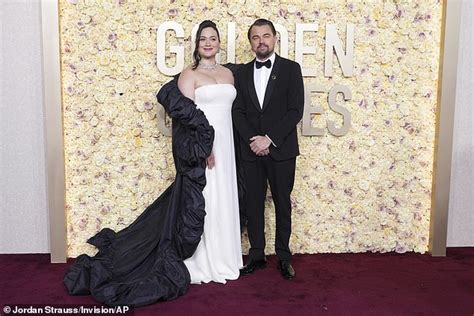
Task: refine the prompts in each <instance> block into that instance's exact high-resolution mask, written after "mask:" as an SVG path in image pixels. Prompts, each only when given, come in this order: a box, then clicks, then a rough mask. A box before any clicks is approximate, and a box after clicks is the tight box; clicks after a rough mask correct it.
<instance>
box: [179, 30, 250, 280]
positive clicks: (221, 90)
mask: <svg viewBox="0 0 474 316" xmlns="http://www.w3.org/2000/svg"><path fill="white" fill-rule="evenodd" d="M219 45H220V37H219V31H218V30H217V27H216V25H215V24H214V23H213V22H211V21H204V22H202V23H201V24H200V25H199V28H198V31H197V34H196V47H195V50H194V53H193V57H194V63H193V64H192V65H190V66H188V67H187V68H186V69H185V70H184V71H183V72H182V73H181V75H180V77H179V81H178V87H179V90H180V91H181V92H182V93H183V95H184V96H186V97H188V98H190V99H192V100H194V102H195V103H196V105H197V107H198V108H199V109H201V110H202V111H203V112H204V114H205V115H206V117H207V119H208V120H209V124H211V125H212V126H213V127H214V131H215V136H214V147H213V150H212V153H211V156H210V157H209V158H208V159H207V167H208V169H207V170H206V179H207V185H206V187H205V188H204V191H203V195H204V199H205V202H206V218H205V220H204V233H203V235H202V239H201V242H200V243H199V246H198V248H197V250H196V252H195V253H194V255H193V257H192V258H190V259H188V260H186V261H185V262H184V263H185V264H186V267H187V268H188V271H189V272H190V274H191V282H192V283H201V282H206V283H207V282H210V281H215V282H220V283H225V282H226V279H228V280H235V279H237V278H238V277H239V268H240V267H241V266H242V251H241V241H240V227H239V205H238V194H237V178H236V168H235V159H234V157H235V156H234V139H233V131H232V117H231V108H232V102H233V101H234V99H235V96H236V90H235V88H234V77H233V75H232V72H231V71H230V70H229V69H227V68H226V67H224V66H221V65H219V64H217V62H216V54H217V53H218V52H219Z"/></svg>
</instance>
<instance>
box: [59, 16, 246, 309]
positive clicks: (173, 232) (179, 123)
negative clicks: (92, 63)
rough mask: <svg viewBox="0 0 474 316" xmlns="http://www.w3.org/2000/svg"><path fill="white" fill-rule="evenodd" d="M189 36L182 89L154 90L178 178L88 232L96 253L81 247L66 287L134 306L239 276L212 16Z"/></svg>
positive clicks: (224, 77) (228, 81)
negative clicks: (118, 218)
mask: <svg viewBox="0 0 474 316" xmlns="http://www.w3.org/2000/svg"><path fill="white" fill-rule="evenodd" d="M196 39H197V40H196V48H195V52H194V54H193V56H194V59H195V63H194V65H193V66H192V67H188V68H187V69H186V70H184V71H183V74H182V75H181V77H180V80H179V86H180V88H181V89H182V93H181V91H179V90H178V87H177V86H176V82H174V81H171V82H169V83H167V84H166V85H164V86H163V87H162V88H161V90H160V92H159V93H158V95H157V98H158V101H159V102H160V103H161V104H162V105H163V106H164V107H165V110H166V112H167V113H168V115H169V116H170V117H171V118H172V121H173V124H172V128H173V138H172V142H173V158H174V162H175V168H176V178H175V181H174V182H173V184H172V185H171V186H170V187H169V188H168V189H166V190H165V192H163V194H162V195H161V196H160V197H158V198H157V200H156V201H155V202H153V204H151V205H150V206H148V207H147V209H146V210H145V211H144V212H143V213H142V214H141V215H140V216H139V217H138V218H137V219H136V220H135V221H134V222H133V223H132V224H131V225H130V226H128V227H126V228H125V229H123V230H121V231H119V232H117V233H116V232H114V231H113V230H111V229H108V228H105V229H103V230H101V231H100V232H99V233H98V234H96V235H95V236H93V237H92V238H90V239H89V240H88V243H90V244H92V245H94V246H96V247H97V248H98V249H99V252H98V253H97V254H96V255H95V256H94V257H89V256H88V255H85V254H83V255H80V256H79V257H77V259H76V261H75V263H74V265H73V266H71V267H70V268H69V269H68V271H67V272H66V275H65V277H64V284H65V285H66V287H67V289H68V292H69V294H72V295H88V294H91V295H93V296H94V297H95V298H96V299H97V300H98V301H100V302H103V303H105V304H107V305H110V306H116V305H129V306H140V305H147V304H151V303H154V302H157V301H162V300H170V299H174V298H176V297H178V296H179V295H183V294H184V293H185V292H186V291H187V289H188V286H189V283H190V282H191V281H192V282H194V283H200V282H209V281H216V282H221V283H225V280H226V279H236V278H237V277H238V273H239V268H240V267H241V266H242V257H241V249H240V228H239V220H238V216H239V215H238V205H237V188H236V185H237V184H236V179H235V161H234V149H233V137H232V121H231V114H230V110H231V106H232V101H233V99H234V98H235V89H234V87H233V77H232V74H231V72H230V71H229V70H227V69H225V68H224V67H222V66H220V65H217V63H216V61H215V55H216V53H217V51H218V47H219V46H218V45H219V33H218V31H217V28H216V26H215V24H214V23H212V22H210V21H204V22H203V23H201V25H200V26H199V29H198V32H197V36H196ZM183 94H184V96H183ZM186 96H187V97H186ZM193 100H195V102H196V104H198V106H199V108H200V109H198V108H197V107H196V105H195V104H194V102H193ZM204 113H205V115H204ZM206 116H208V118H206ZM208 119H209V121H208ZM209 122H211V124H213V125H215V126H214V128H213V127H212V126H210V124H209ZM214 129H215V142H214V145H213V141H214ZM211 152H212V154H211ZM206 164H207V168H206ZM206 178H207V185H206ZM203 190H204V192H203ZM206 213H207V214H206ZM201 237H202V238H201ZM196 248H197V250H196ZM193 254H194V256H193ZM191 256H192V257H191ZM188 258H189V259H188ZM185 259H188V260H186V261H184V260H185ZM188 270H189V271H188Z"/></svg>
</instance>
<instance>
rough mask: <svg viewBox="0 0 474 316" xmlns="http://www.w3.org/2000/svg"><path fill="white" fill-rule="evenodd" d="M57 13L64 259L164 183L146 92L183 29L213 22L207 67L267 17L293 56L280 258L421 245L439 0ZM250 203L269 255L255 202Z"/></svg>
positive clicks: (283, 49) (184, 42)
mask: <svg viewBox="0 0 474 316" xmlns="http://www.w3.org/2000/svg"><path fill="white" fill-rule="evenodd" d="M59 7H60V39H61V47H60V49H61V76H62V78H61V80H62V118H63V123H64V124H63V126H64V157H65V181H66V182H65V192H66V194H65V203H66V212H67V240H68V256H70V257H75V256H77V255H78V254H80V253H84V252H87V253H93V252H94V250H93V248H92V247H90V246H89V245H87V244H86V240H87V239H88V238H89V237H90V236H92V235H94V234H95V233H96V232H97V231H99V230H100V229H101V228H103V227H110V228H112V229H115V230H120V229H121V228H123V227H125V226H127V225H128V224H129V223H131V222H132V221H133V220H134V219H135V218H136V217H137V216H138V215H139V214H140V213H141V212H142V210H143V209H144V208H145V207H146V206H147V205H148V204H149V203H150V202H152V201H153V200H154V199H155V198H156V197H157V196H158V195H159V194H160V193H161V192H162V191H163V189H164V188H166V187H167V186H168V185H169V184H170V183H171V181H172V180H173V178H174V167H173V166H174V165H173V160H172V155H171V141H170V137H167V136H166V135H165V134H166V133H169V131H168V130H167V126H166V124H164V117H165V115H164V112H161V114H159V115H157V113H158V112H159V111H162V107H161V105H159V104H158V103H157V101H156V99H155V94H156V91H157V90H158V89H159V88H160V87H161V86H162V85H163V84H164V83H165V82H167V81H169V80H170V79H171V76H172V75H174V74H177V73H179V72H180V71H181V70H182V69H183V67H184V66H185V65H187V64H189V63H191V53H192V47H193V46H192V42H193V41H194V39H193V34H194V33H195V28H196V24H198V23H200V22H201V21H202V20H205V19H211V20H213V21H214V22H216V24H217V25H218V27H219V30H220V32H221V35H222V41H221V56H220V58H221V62H223V63H224V62H227V61H229V62H236V63H246V62H248V61H250V60H251V59H252V58H253V54H252V52H251V51H250V45H249V43H248V40H247V36H246V34H247V29H248V26H249V25H250V24H251V23H252V22H253V21H254V20H255V19H257V18H259V17H264V18H268V19H270V20H272V21H273V22H274V23H275V24H276V27H277V31H278V35H279V38H280V40H279V45H278V48H277V52H278V53H279V54H280V55H282V56H283V57H288V58H289V59H293V60H296V61H297V62H299V63H300V65H301V66H302V70H303V76H304V82H305V94H306V97H305V110H304V118H303V120H302V122H301V126H300V127H298V131H299V133H300V135H301V136H304V137H300V138H299V140H300V151H301V155H300V156H299V157H298V160H297V171H296V181H295V188H294V191H293V194H292V205H293V233H292V236H291V248H292V250H293V251H294V252H295V253H322V252H365V251H373V252H387V251H397V252H406V251H415V252H420V253H424V252H426V251H427V250H428V245H429V236H430V232H429V229H430V210H431V196H432V193H433V191H432V177H433V157H434V151H435V130H436V116H437V115H438V114H439V113H438V112H437V111H438V108H437V91H438V82H439V80H438V73H439V60H440V38H441V29H442V15H443V3H440V2H439V1H438V0H427V1H421V0H420V1H353V2H348V1H311V2H307V1H281V2H260V1H255V0H247V1H245V4H244V3H243V2H242V3H241V2H212V3H211V2H208V1H193V2H188V1H181V0H176V1H174V2H172V3H156V2H154V1H110V2H105V1H93V0H75V1H66V0H63V1H60V4H59ZM336 60H337V61H336ZM340 136H342V137H340ZM266 210H267V215H266V216H267V220H266V236H267V241H268V242H267V245H269V247H268V248H267V249H266V252H267V253H273V252H274V249H272V248H271V245H273V241H274V240H273V239H274V235H275V233H274V232H275V227H274V226H275V221H274V209H273V204H272V203H271V199H267V205H266ZM243 249H244V251H246V250H247V249H248V242H247V239H246V236H245V234H244V235H243Z"/></svg>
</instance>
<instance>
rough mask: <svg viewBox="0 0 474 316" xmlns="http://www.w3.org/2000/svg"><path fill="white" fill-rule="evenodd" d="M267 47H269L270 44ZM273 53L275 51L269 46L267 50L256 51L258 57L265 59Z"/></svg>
mask: <svg viewBox="0 0 474 316" xmlns="http://www.w3.org/2000/svg"><path fill="white" fill-rule="evenodd" d="M266 47H267V48H268V46H266ZM272 53H273V50H270V48H268V50H267V51H266V52H260V51H259V50H258V49H257V51H256V52H255V55H256V56H257V57H258V59H260V60H264V59H267V58H268V57H269V56H270V55H271V54H272Z"/></svg>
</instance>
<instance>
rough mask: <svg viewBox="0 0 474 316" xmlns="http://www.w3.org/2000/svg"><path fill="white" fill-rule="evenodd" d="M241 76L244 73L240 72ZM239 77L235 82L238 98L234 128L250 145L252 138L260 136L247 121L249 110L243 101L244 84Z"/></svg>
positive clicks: (236, 99) (235, 103)
mask: <svg viewBox="0 0 474 316" xmlns="http://www.w3.org/2000/svg"><path fill="white" fill-rule="evenodd" d="M240 76H242V73H241V72H240ZM239 79H240V78H239V75H238V76H237V78H236V80H235V89H237V96H236V97H235V100H234V104H233V105H232V120H233V122H234V127H235V129H236V130H237V132H238V133H239V135H240V137H242V139H243V141H244V142H245V144H247V145H248V144H250V138H252V137H253V136H256V135H259V133H257V131H256V130H255V129H254V128H253V127H252V126H251V125H250V124H249V122H248V120H247V108H246V105H245V103H244V101H243V100H242V92H241V91H243V90H242V87H241V85H242V82H241V80H239Z"/></svg>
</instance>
